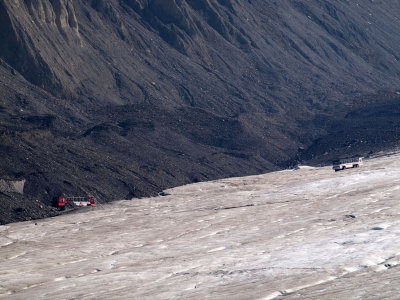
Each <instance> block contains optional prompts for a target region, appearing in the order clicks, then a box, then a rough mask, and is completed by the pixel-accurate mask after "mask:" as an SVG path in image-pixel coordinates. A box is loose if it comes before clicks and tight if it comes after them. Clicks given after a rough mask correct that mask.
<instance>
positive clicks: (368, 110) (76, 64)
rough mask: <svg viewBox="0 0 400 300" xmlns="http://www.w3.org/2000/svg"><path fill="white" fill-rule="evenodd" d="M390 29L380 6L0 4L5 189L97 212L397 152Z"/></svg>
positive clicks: (394, 8)
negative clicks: (384, 150) (307, 164)
mask: <svg viewBox="0 0 400 300" xmlns="http://www.w3.org/2000/svg"><path fill="white" fill-rule="evenodd" d="M399 13H400V4H399V3H397V2H390V3H389V2H384V1H336V0H335V1H333V0H329V1H317V0H315V1H288V0H287V1H286V0H285V1H262V0H254V1H236V0H196V1H192V0H168V1H158V0H109V1H105V0H91V1H84V0H74V1H72V0H37V1H33V0H13V1H8V0H0V28H1V30H0V117H1V119H0V120H1V122H0V140H1V143H0V157H1V158H2V159H1V160H0V176H4V178H6V176H7V178H8V176H11V178H15V180H20V179H21V178H25V179H26V180H27V182H26V185H25V195H29V196H30V197H36V198H39V199H41V201H43V203H45V204H50V203H51V202H52V199H53V197H56V196H58V195H60V194H61V193H66V194H68V193H73V194H75V195H77V194H83V195H84V194H88V193H91V194H95V195H96V196H97V198H98V199H99V201H100V202H101V201H109V200H111V199H121V198H130V197H140V196H144V195H150V194H155V193H156V192H158V191H160V190H162V189H164V188H167V187H171V186H175V185H180V184H183V183H188V182H193V181H202V180H208V179H215V178H220V177H227V176H239V175H247V174H254V173H260V172H265V171H270V170H275V169H278V168H282V167H286V166H288V165H290V164H293V163H294V160H296V159H297V160H299V159H313V158H315V156H316V155H319V156H320V158H318V159H319V161H326V160H328V159H330V154H329V153H331V152H334V153H335V154H334V155H335V156H336V155H337V154H338V153H340V152H343V151H346V152H349V151H351V152H353V153H368V152H369V151H372V150H374V149H375V148H376V147H382V146H393V145H394V144H395V143H396V142H397V141H398V132H399V131H398V128H399V126H400V125H399V119H400V118H399V117H398V104H397V103H398V98H399V95H398V94H396V91H397V89H398V87H400V79H399V76H398V74H399V73H400V62H399V60H400V57H399V55H398V53H400V35H399V34H398V28H400V20H399V19H398V18H397V16H398V15H399ZM361 109H362V113H360V110H361ZM376 124H380V125H379V126H376ZM382 132H383V133H384V134H382ZM325 137H326V138H325ZM321 145H323V147H322V146H321ZM349 145H350V147H349ZM299 149H303V150H301V151H298V150H299ZM309 149H311V150H309ZM326 152H328V155H323V154H325V153H326ZM332 155H333V154H332Z"/></svg>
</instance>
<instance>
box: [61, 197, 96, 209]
mask: <svg viewBox="0 0 400 300" xmlns="http://www.w3.org/2000/svg"><path fill="white" fill-rule="evenodd" d="M67 203H71V204H74V205H76V206H95V205H96V203H95V201H94V197H65V196H62V197H58V206H59V207H63V206H64V205H65V204H67Z"/></svg>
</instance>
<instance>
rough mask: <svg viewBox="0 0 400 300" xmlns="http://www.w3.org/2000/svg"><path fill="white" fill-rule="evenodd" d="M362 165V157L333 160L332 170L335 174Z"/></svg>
mask: <svg viewBox="0 0 400 300" xmlns="http://www.w3.org/2000/svg"><path fill="white" fill-rule="evenodd" d="M362 165H363V157H353V158H345V159H339V160H335V161H334V162H333V167H332V169H334V170H335V172H337V171H339V170H344V169H348V168H358V167H359V166H362Z"/></svg>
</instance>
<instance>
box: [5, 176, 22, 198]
mask: <svg viewBox="0 0 400 300" xmlns="http://www.w3.org/2000/svg"><path fill="white" fill-rule="evenodd" d="M24 185H25V180H19V181H12V180H4V179H0V192H1V193H5V194H9V193H18V194H23V193H24Z"/></svg>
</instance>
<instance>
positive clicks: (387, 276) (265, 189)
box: [0, 153, 400, 299]
mask: <svg viewBox="0 0 400 300" xmlns="http://www.w3.org/2000/svg"><path fill="white" fill-rule="evenodd" d="M399 198H400V154H399V153H392V154H390V155H381V156H379V157H376V158H373V159H369V160H365V165H364V166H363V167H361V168H357V169H348V170H345V171H340V172H336V173H335V172H333V170H332V169H331V167H319V168H313V167H300V168H298V169H292V170H285V171H280V172H275V173H268V174H265V175H258V176H250V177H242V178H230V179H224V180H218V181H213V182H208V183H196V184H191V185H186V186H182V187H178V188H174V189H170V190H166V191H164V193H163V196H160V197H154V198H146V199H137V200H135V201H118V202H115V203H112V204H107V205H104V206H98V207H97V208H96V209H94V210H87V211H82V212H79V213H75V214H68V215H62V216H58V217H54V218H49V219H44V220H40V221H28V222H23V223H14V224H9V225H6V226H0V298H1V299H71V298H79V299H117V298H119V299H121V298H122V299H171V298H176V299H206V298H211V299H228V298H229V299H382V298H385V299H398V295H399V293H400V285H399V283H400V279H399V278H400V267H398V266H399V264H400V241H399V239H398V237H399V235H400V201H399Z"/></svg>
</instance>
